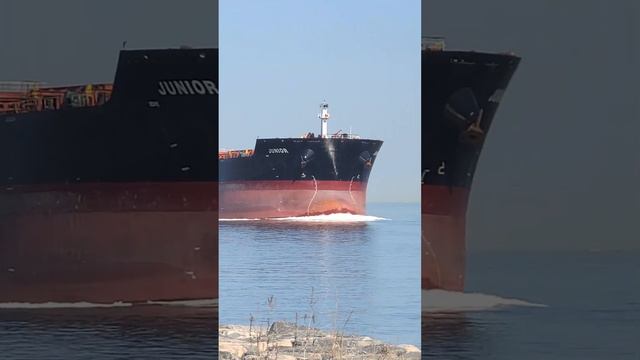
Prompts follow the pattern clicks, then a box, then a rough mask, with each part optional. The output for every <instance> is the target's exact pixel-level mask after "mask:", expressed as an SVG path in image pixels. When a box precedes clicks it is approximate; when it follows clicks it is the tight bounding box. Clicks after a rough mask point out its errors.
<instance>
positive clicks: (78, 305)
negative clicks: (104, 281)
mask: <svg viewBox="0 0 640 360" xmlns="http://www.w3.org/2000/svg"><path fill="white" fill-rule="evenodd" d="M129 306H133V304H131V303H125V302H121V301H118V302H114V303H111V304H98V303H90V302H84V301H81V302H74V303H60V302H46V303H24V302H15V303H0V309H90V308H118V307H129Z"/></svg>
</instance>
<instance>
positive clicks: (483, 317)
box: [422, 251, 640, 360]
mask: <svg viewBox="0 0 640 360" xmlns="http://www.w3.org/2000/svg"><path fill="white" fill-rule="evenodd" d="M469 262H470V263H469V269H468V275H469V276H468V290H467V293H465V294H455V293H453V294H452V293H439V292H427V293H426V295H425V302H431V305H433V304H434V303H435V304H437V306H431V307H430V308H429V307H428V309H429V310H430V311H429V312H428V313H426V316H425V317H424V320H425V322H424V325H423V331H424V337H423V342H422V349H423V356H424V357H425V358H432V359H576V360H577V359H629V360H638V359H640V252H638V251H635V252H634V251H631V252H575V253H571V252H557V253H550V252H540V253H531V252H528V253H525V252H494V253H476V254H469ZM514 298H515V299H521V300H526V301H527V302H529V303H521V302H518V301H515V300H512V299H514ZM532 303H535V304H544V305H546V307H539V306H534V304H532ZM447 307H448V308H449V309H447ZM464 307H467V308H471V310H467V311H460V308H464Z"/></svg>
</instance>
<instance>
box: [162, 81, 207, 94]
mask: <svg viewBox="0 0 640 360" xmlns="http://www.w3.org/2000/svg"><path fill="white" fill-rule="evenodd" d="M158 93H159V94H160V95H162V96H165V95H171V96H175V95H214V94H215V95H218V87H217V86H216V83H214V82H213V81H211V80H164V81H158Z"/></svg>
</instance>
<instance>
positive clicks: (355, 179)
mask: <svg viewBox="0 0 640 360" xmlns="http://www.w3.org/2000/svg"><path fill="white" fill-rule="evenodd" d="M381 146H382V141H379V140H364V139H362V140H361V139H340V138H299V139H297V138H286V139H259V140H257V141H256V146H255V149H254V151H253V154H252V155H251V156H245V157H236V158H230V159H225V160H221V161H220V218H227V219H228V218H272V217H290V216H305V215H318V214H328V213H336V212H346V213H353V214H363V213H364V212H365V203H366V188H367V181H368V179H369V175H370V173H371V169H372V167H373V163H374V162H375V159H376V157H377V155H378V151H379V150H380V147H381Z"/></svg>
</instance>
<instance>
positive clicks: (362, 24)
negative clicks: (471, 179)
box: [219, 0, 420, 202]
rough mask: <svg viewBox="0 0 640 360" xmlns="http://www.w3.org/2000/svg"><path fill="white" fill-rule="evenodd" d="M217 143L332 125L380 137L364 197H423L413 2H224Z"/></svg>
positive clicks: (246, 144)
mask: <svg viewBox="0 0 640 360" xmlns="http://www.w3.org/2000/svg"><path fill="white" fill-rule="evenodd" d="M219 34H220V38H219V41H220V90H221V92H220V147H221V148H227V149H230V148H253V146H254V144H255V139H256V137H296V136H300V135H302V134H303V133H305V132H307V131H313V132H315V133H318V132H319V128H320V123H319V120H318V119H317V113H318V105H319V103H320V102H321V101H322V100H323V99H325V100H327V102H328V103H329V107H330V112H331V114H332V118H331V120H330V121H329V131H330V132H335V131H337V130H339V129H343V130H345V131H348V130H349V128H350V127H351V128H352V129H353V132H354V133H356V134H359V135H361V136H362V137H367V138H375V139H382V140H384V142H385V143H384V145H383V147H382V150H381V151H380V154H379V156H378V159H377V162H376V164H375V166H374V169H373V173H372V175H371V178H370V181H369V189H368V200H369V201H370V202H396V201H399V202H418V201H419V194H420V192H419V191H420V184H419V182H420V2H419V1H418V0H407V1H393V0H373V1H371V0H366V1H365V0H358V1H353V0H352V1H342V0H313V1H300V0H272V1H264V0H240V1H237V0H221V1H220V27H219Z"/></svg>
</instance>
